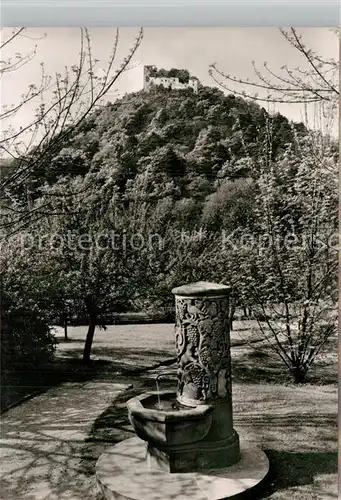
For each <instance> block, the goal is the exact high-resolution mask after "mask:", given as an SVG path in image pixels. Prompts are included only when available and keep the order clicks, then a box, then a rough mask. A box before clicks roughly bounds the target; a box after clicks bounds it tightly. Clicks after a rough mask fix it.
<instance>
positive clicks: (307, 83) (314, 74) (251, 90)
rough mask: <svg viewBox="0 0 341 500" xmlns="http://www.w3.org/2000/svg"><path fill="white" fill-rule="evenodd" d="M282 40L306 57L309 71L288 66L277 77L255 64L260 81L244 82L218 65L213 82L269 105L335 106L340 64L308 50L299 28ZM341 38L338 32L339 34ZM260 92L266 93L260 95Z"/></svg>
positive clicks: (212, 70)
mask: <svg viewBox="0 0 341 500" xmlns="http://www.w3.org/2000/svg"><path fill="white" fill-rule="evenodd" d="M280 31H281V33H282V36H283V37H284V38H285V39H286V41H287V42H288V43H289V44H290V46H291V47H292V48H293V49H294V50H296V51H298V52H299V53H300V55H301V56H302V57H303V59H304V61H305V63H306V67H304V68H301V67H297V68H290V66H288V65H287V64H285V65H283V66H282V68H281V73H276V72H274V71H273V70H271V68H269V66H268V64H267V63H266V62H265V63H264V64H263V70H260V69H259V67H258V66H257V65H256V64H255V63H254V62H253V63H252V65H253V69H254V73H255V76H256V80H254V81H251V80H248V79H247V80H243V79H241V78H238V77H235V76H232V75H230V74H228V73H225V72H224V71H222V70H221V69H219V68H218V66H217V64H216V63H214V64H211V65H210V69H209V72H210V75H211V77H212V78H213V80H214V81H215V82H216V83H217V84H218V85H219V87H220V88H223V89H225V90H227V91H229V92H232V93H233V94H235V95H239V96H242V97H246V98H249V99H253V100H256V101H260V102H267V103H271V102H272V103H314V102H328V103H332V104H333V105H334V106H335V104H337V102H338V98H339V85H338V74H339V61H335V60H333V59H327V58H326V57H323V56H321V55H320V54H318V53H316V52H314V51H312V50H311V49H310V48H309V47H307V46H306V44H305V42H304V40H303V36H302V35H300V34H299V33H298V31H297V30H296V29H295V28H290V29H289V30H285V29H281V30H280ZM335 34H336V36H338V30H335ZM235 84H238V85H240V84H242V85H244V86H245V87H246V89H247V90H245V91H237V90H236V89H235V88H234V85H235ZM257 92H262V94H261V95H259V94H258V93H257Z"/></svg>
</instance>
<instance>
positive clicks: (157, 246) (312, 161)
mask: <svg viewBox="0 0 341 500" xmlns="http://www.w3.org/2000/svg"><path fill="white" fill-rule="evenodd" d="M36 154H37V151H32V152H31V155H30V156H28V157H27V158H26V161H27V162H30V161H32V162H34V158H35V155H36ZM38 156H39V158H42V157H43V155H42V152H41V151H40V152H39V155H38ZM337 159H338V156H337V145H336V144H335V143H334V142H333V140H330V138H328V137H323V136H322V135H321V134H318V133H312V132H308V131H307V130H306V128H305V127H304V126H303V125H302V124H293V123H290V122H289V121H288V120H287V119H286V118H285V117H283V116H281V115H280V114H276V115H274V116H269V115H268V113H267V112H266V111H265V109H264V108H261V107H260V106H259V105H258V104H256V103H254V102H247V101H245V100H243V99H241V98H239V97H235V96H233V95H227V96H226V95H224V94H223V93H222V92H221V91H219V90H217V89H214V88H209V87H203V86H199V91H198V93H194V92H193V91H192V90H191V89H186V90H171V89H164V88H162V87H156V88H154V89H152V90H151V91H150V92H144V91H140V92H137V93H133V94H129V95H126V96H125V97H123V98H122V99H120V100H119V101H117V102H115V103H113V104H110V103H109V104H107V105H106V106H104V107H101V108H98V109H97V110H96V112H94V113H93V114H92V115H91V116H90V117H89V118H88V119H87V120H85V121H84V122H83V123H82V125H81V126H80V127H79V128H78V129H77V131H76V133H73V134H70V135H69V136H68V139H67V142H66V143H64V145H63V148H61V149H59V150H58V151H55V154H54V155H53V157H52V158H51V157H48V158H47V160H46V162H40V163H39V167H38V168H36V169H33V173H32V175H30V177H29V179H28V180H27V181H26V182H25V183H24V184H22V183H21V184H20V185H17V186H16V187H12V189H11V192H10V193H9V196H8V197H9V200H7V204H8V205H10V209H9V211H8V212H7V215H6V217H7V224H8V227H9V228H10V227H11V225H12V224H13V221H14V222H15V221H16V220H19V224H20V223H21V222H22V229H21V230H20V231H21V232H22V231H24V229H26V227H25V224H26V222H25V221H26V219H25V213H26V211H27V210H30V212H31V214H32V211H33V212H34V215H35V221H34V222H33V224H32V223H30V227H29V231H30V235H31V237H33V240H34V241H35V242H37V241H38V240H39V239H41V236H42V235H45V236H47V238H46V240H45V247H44V249H43V250H41V248H36V246H35V245H33V247H32V246H31V248H30V249H29V250H27V249H26V250H25V252H26V254H27V259H26V258H25V255H24V257H22V261H25V259H26V261H27V263H28V264H27V268H26V272H27V274H28V276H29V279H28V282H29V283H31V286H32V290H34V287H35V285H34V279H33V278H34V277H33V278H32V280H31V281H30V279H31V276H32V273H31V270H30V265H29V262H30V260H31V259H32V255H36V258H37V259H41V256H42V254H41V252H42V251H43V255H44V259H43V260H44V265H45V266H48V268H49V269H50V272H51V274H52V275H53V276H54V279H53V280H52V283H53V286H52V285H51V286H52V288H51V290H52V289H53V290H52V291H53V293H52V292H51V293H52V295H53V296H55V297H56V303H57V305H56V306H55V308H56V309H58V308H59V309H61V310H63V304H61V303H62V302H63V300H64V302H65V303H66V302H67V304H68V306H67V307H70V304H71V305H72V307H73V308H74V312H77V311H80V310H85V311H86V313H87V315H88V318H89V331H88V336H87V342H86V346H85V351H84V360H85V361H89V359H90V351H91V343H92V339H93V335H94V331H95V326H96V324H97V325H98V324H100V317H101V316H102V315H105V314H108V312H110V311H111V312H112V311H113V310H114V309H115V308H116V309H117V308H118V307H120V308H122V304H123V306H124V304H126V306H129V307H137V308H143V309H144V310H147V311H150V312H151V314H154V313H155V309H157V310H160V308H162V307H165V309H167V306H168V305H170V304H172V303H173V297H172V295H171V293H170V290H171V288H172V287H173V286H175V285H180V284H183V283H185V282H190V281H196V280H200V279H206V280H216V281H219V282H230V283H231V284H232V287H233V301H232V308H231V316H233V308H234V307H235V306H236V305H243V306H244V305H248V306H249V307H251V308H252V309H253V311H254V314H255V315H256V317H257V319H259V320H260V321H261V317H262V318H263V319H264V318H266V319H267V316H268V312H269V304H270V305H271V304H275V305H276V312H275V314H273V312H271V318H270V319H271V320H272V319H274V322H275V323H274V324H273V323H270V324H269V327H270V329H271V331H272V333H273V340H274V342H273V346H274V348H275V349H276V346H277V354H279V356H280V358H281V359H282V361H283V362H285V364H286V365H287V367H288V369H289V371H290V372H291V374H292V375H293V376H294V379H295V380H296V381H302V380H303V379H304V377H305V375H306V372H307V370H308V368H309V366H310V365H311V363H312V362H313V360H314V359H315V357H316V355H317V354H318V353H319V351H320V349H321V348H322V346H323V344H324V343H325V342H326V340H327V338H328V336H330V335H331V334H332V333H333V332H334V329H335V321H334V317H333V315H330V311H331V310H332V309H333V306H334V303H335V290H336V288H337V284H336V263H337V259H336V252H335V247H333V242H334V240H333V237H334V234H335V232H336V228H337V183H336V171H337ZM13 168H15V166H13ZM3 203H4V204H6V200H4V201H3ZM54 235H57V236H58V238H57V240H56V241H57V243H58V242H59V243H58V244H57V243H56V241H55V244H52V245H51V241H52V240H53V237H54ZM70 235H71V240H70ZM288 236H291V237H292V236H294V237H295V238H296V239H297V241H298V243H297V244H296V245H294V246H293V247H290V248H289V246H288V244H287V241H286V239H287V237H288ZM250 239H251V240H252V241H251V243H252V244H250ZM70 241H71V243H72V244H71V243H70ZM255 242H256V243H255ZM260 242H261V243H260ZM278 242H279V244H278ZM302 242H303V243H302ZM265 243H266V244H265ZM334 243H335V242H334ZM25 252H24V254H25ZM21 273H22V274H21V276H23V275H25V272H23V270H22V268H21ZM47 288H48V287H47ZM46 290H47V291H46V292H45V293H47V295H49V292H48V289H46ZM28 295H29V293H28ZM65 308H66V305H65V304H64V309H65ZM282 310H283V311H284V312H278V311H282ZM257 311H258V316H257ZM156 312H157V311H156ZM278 321H279V323H278ZM281 325H284V331H282V329H281ZM278 328H279V330H281V331H279V332H278ZM283 339H284V340H283ZM278 345H279V346H280V347H278Z"/></svg>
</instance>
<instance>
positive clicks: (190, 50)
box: [1, 27, 339, 133]
mask: <svg viewBox="0 0 341 500" xmlns="http://www.w3.org/2000/svg"><path fill="white" fill-rule="evenodd" d="M137 32H138V29H134V28H121V29H120V42H119V49H118V53H117V62H118V63H119V61H122V59H123V58H124V57H125V56H126V54H127V52H128V51H129V48H130V47H132V45H133V43H134V38H135V36H136V34H137ZM299 32H300V33H301V34H303V36H304V41H305V42H306V44H307V45H308V46H309V47H311V48H312V49H313V50H317V51H318V52H319V53H320V54H321V55H323V56H324V57H327V58H335V59H338V57H339V41H338V39H337V37H336V36H335V35H334V34H333V33H332V32H331V30H330V29H329V28H303V29H299ZM10 33H11V29H10V28H3V30H2V39H3V40H4V39H6V38H7V37H8V36H10ZM90 33H91V43H92V49H93V55H94V58H97V59H99V61H100V62H99V63H98V64H99V66H98V67H99V68H105V67H106V64H107V61H108V59H109V56H110V52H111V48H112V45H113V41H114V39H115V35H116V30H115V28H93V29H91V30H90ZM34 45H37V53H36V56H35V58H34V59H33V60H32V61H30V62H29V63H28V64H26V65H25V66H23V67H22V68H21V69H20V70H18V71H16V72H13V73H10V74H8V75H5V76H3V77H2V80H1V105H11V104H16V103H18V102H19V100H20V96H21V95H22V94H23V93H24V92H25V90H26V89H27V87H28V85H29V84H31V83H37V84H38V83H39V78H40V70H41V66H40V63H41V62H44V65H45V71H46V73H48V74H51V75H53V74H54V73H56V72H61V73H63V72H64V67H65V66H71V65H73V64H77V60H78V57H79V51H80V31H79V28H46V29H44V28H29V29H28V30H27V31H26V33H25V36H22V37H18V38H16V39H15V40H14V41H13V42H11V43H9V44H8V45H6V47H5V49H4V50H3V51H2V54H1V59H2V60H5V59H7V58H8V57H15V53H18V52H20V53H24V52H27V51H29V50H30V49H32V48H33V47H34ZM252 61H255V62H256V63H257V64H258V65H259V66H261V65H262V64H263V63H264V62H267V63H268V66H269V67H270V68H271V69H272V70H273V71H274V72H276V71H278V70H280V68H281V66H283V65H285V64H287V65H288V66H289V67H295V66H297V65H301V63H302V59H301V58H300V56H299V54H298V52H297V51H296V50H295V49H293V48H292V47H290V45H289V44H288V42H287V41H285V40H284V38H283V36H282V35H281V33H280V32H279V30H278V28H231V27H228V28H145V30H144V38H143V41H142V44H141V46H140V48H139V49H138V52H137V53H136V55H135V57H134V59H133V63H132V68H131V69H130V70H129V71H127V72H126V73H124V74H123V75H122V76H121V77H120V79H119V80H118V81H117V85H116V89H115V91H114V92H111V94H108V96H107V99H106V101H110V100H114V99H115V98H117V97H118V96H120V95H123V94H124V93H126V92H133V91H138V90H140V89H141V88H142V72H143V65H149V64H154V65H156V66H157V67H159V68H165V69H170V68H179V69H180V68H185V69H188V70H189V72H190V73H191V74H192V75H193V76H196V77H198V78H199V80H200V81H201V83H202V84H204V85H211V86H216V84H215V82H213V80H212V78H211V77H210V76H209V72H208V71H209V65H210V64H212V63H216V64H217V66H218V67H219V68H220V69H221V70H223V71H224V72H226V73H229V74H232V75H234V76H236V77H240V78H250V79H252V78H253V76H254V73H253V68H252ZM99 73H100V71H99ZM236 88H237V87H236ZM34 109H35V104H33V103H32V104H30V105H27V106H25V107H24V108H23V109H22V110H21V112H20V113H18V114H17V115H16V116H15V117H14V118H13V119H12V120H11V123H10V124H11V125H12V126H13V127H14V128H15V129H16V128H18V127H20V126H23V125H24V124H26V123H28V121H29V120H31V119H32V117H33V116H34ZM276 110H278V111H280V112H281V113H282V114H284V115H285V116H287V117H288V118H289V119H292V120H294V121H302V118H303V112H304V110H303V107H302V105H298V104H283V105H278V106H277V109H276ZM270 111H275V110H274V109H271V110H270ZM5 126H8V123H5ZM336 126H337V125H335V130H334V131H335V133H336ZM2 127H4V124H3V125H2Z"/></svg>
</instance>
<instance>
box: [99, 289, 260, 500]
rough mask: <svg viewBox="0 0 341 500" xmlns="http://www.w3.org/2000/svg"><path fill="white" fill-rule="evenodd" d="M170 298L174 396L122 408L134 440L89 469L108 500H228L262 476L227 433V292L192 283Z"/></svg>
mask: <svg viewBox="0 0 341 500" xmlns="http://www.w3.org/2000/svg"><path fill="white" fill-rule="evenodd" d="M172 292H173V294H174V295H175V307H176V325H175V343H176V351H177V376H178V387H177V391H176V393H175V392H174V393H169V391H163V392H158V393H155V392H154V393H146V394H142V395H140V396H138V397H136V398H133V399H131V400H129V401H128V403H127V406H128V412H129V418H130V421H131V423H132V425H133V427H134V430H135V432H136V434H137V436H138V438H132V439H128V440H126V441H122V442H121V443H119V444H117V445H116V446H114V447H113V448H112V449H111V450H109V451H108V452H106V453H104V454H103V455H101V457H100V458H99V460H98V462H97V464H96V476H97V482H98V485H99V486H100V488H101V491H102V493H103V494H104V497H105V498H108V499H121V498H122V499H123V498H124V499H131V500H140V499H141V500H142V499H143V500H145V498H148V499H150V500H153V499H154V498H155V499H162V500H170V499H172V500H175V499H178V500H180V499H181V500H185V499H190V498H191V499H192V498H193V499H206V500H218V499H223V498H232V497H233V496H235V495H240V493H242V492H244V491H246V490H249V489H250V488H253V487H254V486H256V485H257V484H258V483H259V482H260V481H261V480H262V479H263V478H264V477H265V476H266V474H267V472H268V469H269V463H268V460H267V458H266V455H265V454H264V453H263V452H262V451H261V450H260V449H259V448H257V447H255V446H253V445H251V444H249V443H247V442H244V443H243V444H242V446H240V442H239V436H238V434H237V432H236V431H235V430H234V428H233V414H232V384H231V353H230V329H229V324H230V322H229V295H230V287H228V286H225V285H218V284H215V283H207V282H198V283H193V284H191V285H185V286H181V287H178V288H175V289H173V290H172ZM174 406H175V407H174ZM142 485H143V486H142Z"/></svg>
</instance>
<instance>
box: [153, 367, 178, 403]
mask: <svg viewBox="0 0 341 500" xmlns="http://www.w3.org/2000/svg"><path fill="white" fill-rule="evenodd" d="M167 375H174V373H159V374H158V375H157V376H156V378H155V385H156V391H157V406H158V410H163V405H162V403H161V398H160V384H159V380H160V379H161V378H162V377H166V376H167Z"/></svg>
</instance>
